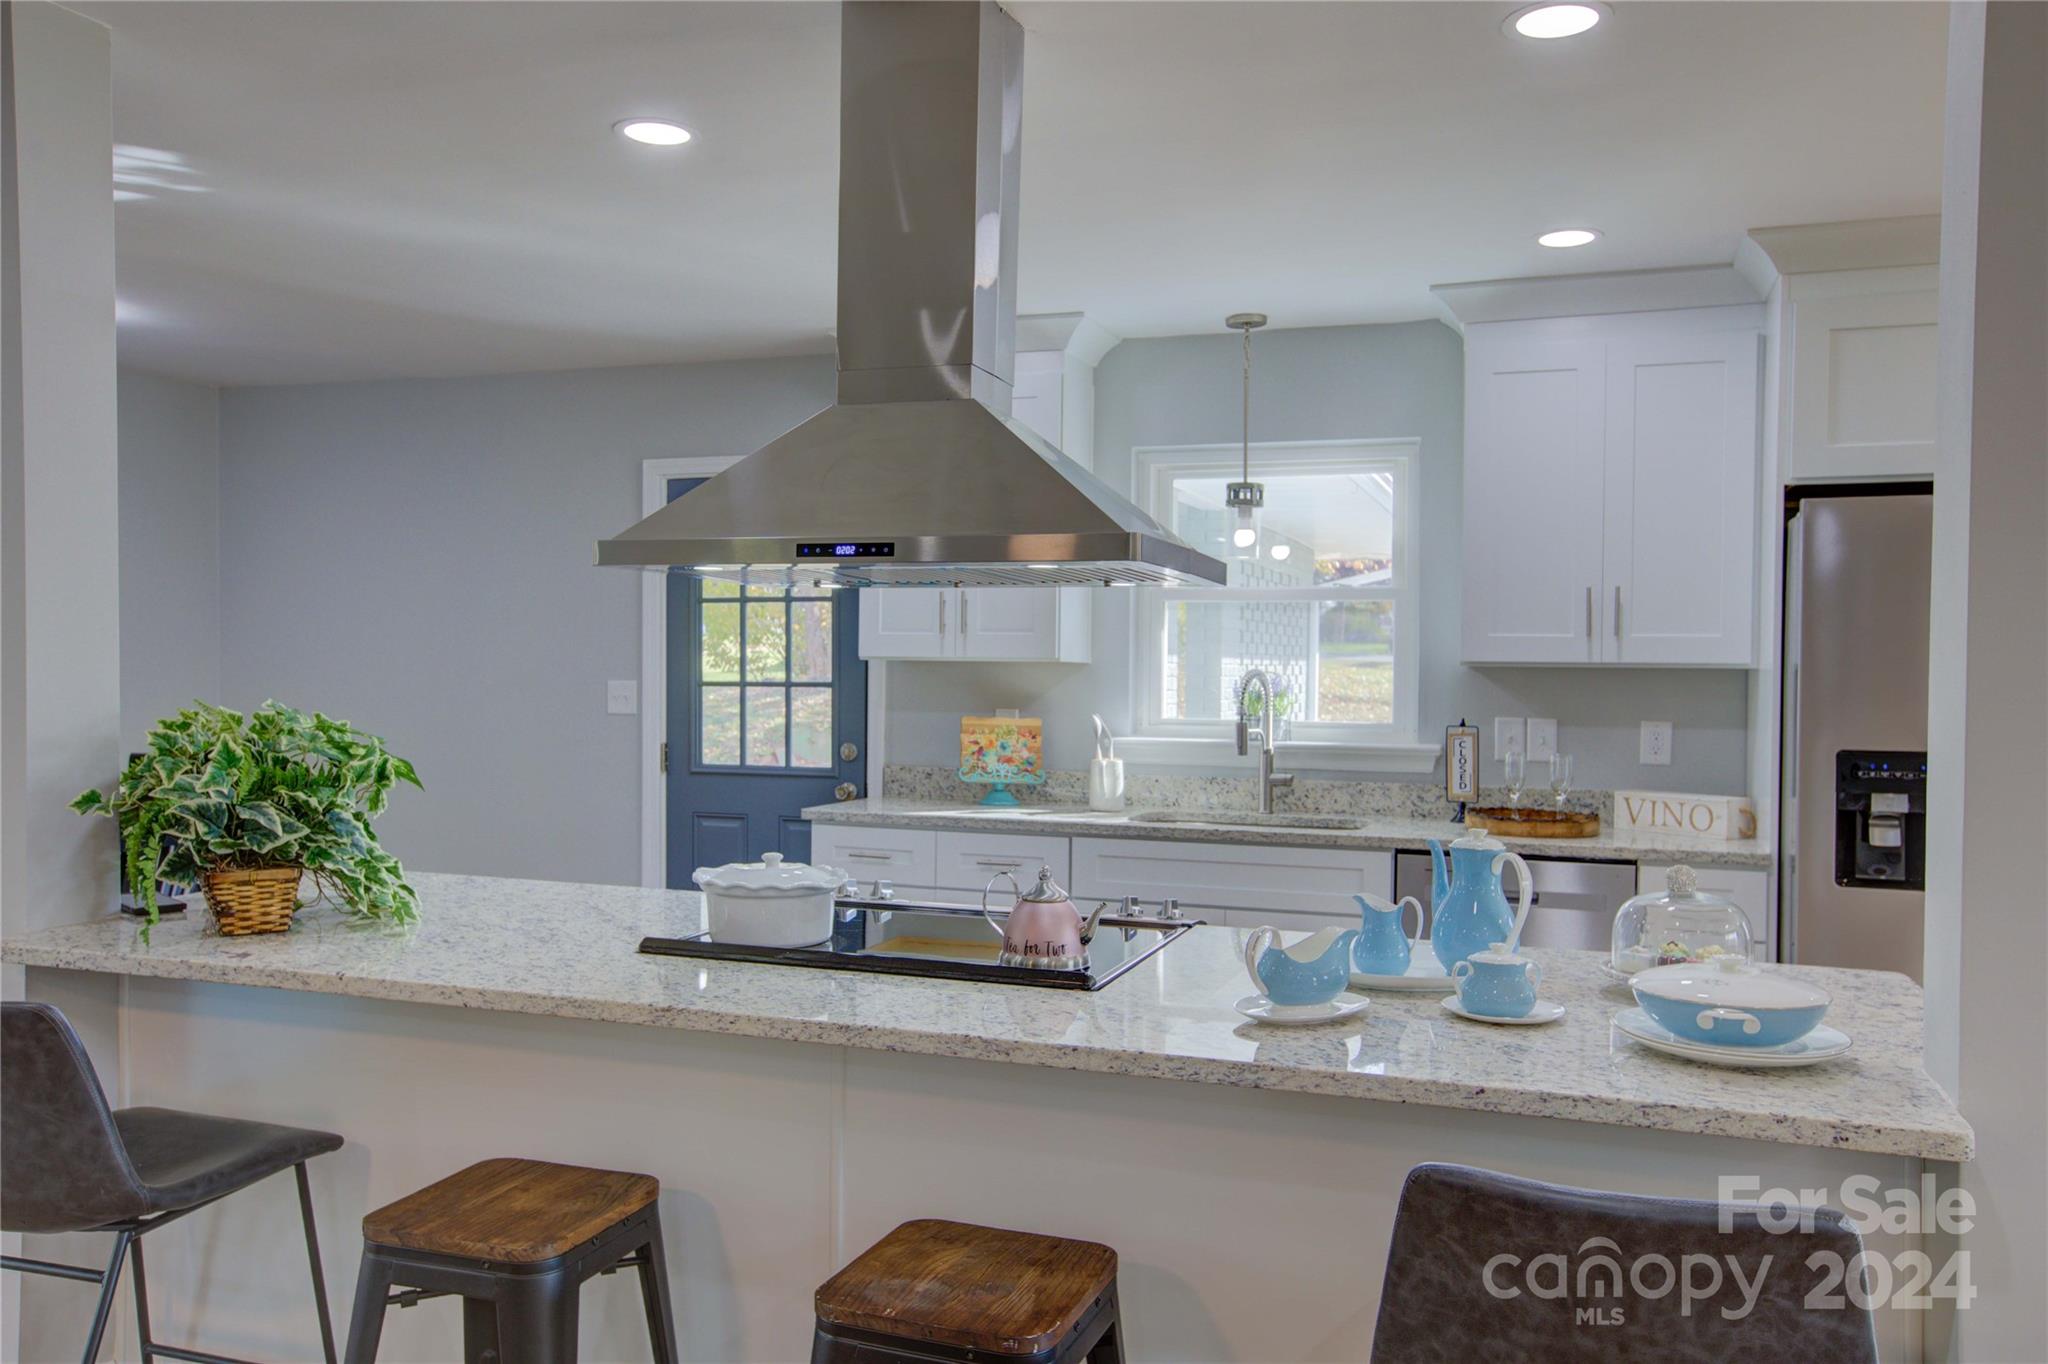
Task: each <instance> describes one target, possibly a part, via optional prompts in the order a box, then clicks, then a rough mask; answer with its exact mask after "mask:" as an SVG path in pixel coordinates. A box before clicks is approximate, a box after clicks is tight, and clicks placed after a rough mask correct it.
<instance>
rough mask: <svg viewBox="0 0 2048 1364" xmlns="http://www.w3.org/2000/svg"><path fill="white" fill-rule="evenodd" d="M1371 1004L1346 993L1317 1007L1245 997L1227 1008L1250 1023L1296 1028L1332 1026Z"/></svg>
mask: <svg viewBox="0 0 2048 1364" xmlns="http://www.w3.org/2000/svg"><path fill="white" fill-rule="evenodd" d="M1370 1002H1371V1001H1369V1000H1367V999H1366V998H1365V997H1364V996H1362V995H1354V994H1352V993H1350V992H1349V991H1346V992H1345V993H1343V994H1341V995H1338V996H1337V997H1336V998H1335V999H1331V1000H1325V1001H1324V1002H1323V1003H1321V1004H1275V1003H1273V1001H1271V1000H1270V999H1267V998H1266V997H1265V996H1264V995H1246V996H1245V997H1244V998H1243V999H1240V1000H1239V1001H1237V1003H1236V1004H1234V1005H1232V1006H1231V1007H1232V1008H1234V1009H1236V1010H1237V1011H1238V1012H1239V1013H1241V1014H1243V1015H1244V1016H1245V1017H1246V1018H1249V1019H1250V1020H1251V1021H1252V1022H1254V1023H1273V1024H1278V1025H1280V1026H1282V1027H1289V1028H1299V1027H1305V1026H1307V1025H1309V1024H1312V1023H1335V1022H1337V1021H1339V1020H1340V1019H1345V1018H1350V1017H1352V1016H1354V1015H1356V1014H1362V1013H1364V1012H1365V1006H1366V1005H1367V1004H1368V1003H1370Z"/></svg>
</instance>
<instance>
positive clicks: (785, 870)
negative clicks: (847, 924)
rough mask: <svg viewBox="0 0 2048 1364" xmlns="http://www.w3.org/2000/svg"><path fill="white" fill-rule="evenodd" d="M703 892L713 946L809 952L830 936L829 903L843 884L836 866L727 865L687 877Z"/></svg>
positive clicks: (775, 857) (777, 856) (777, 857)
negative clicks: (716, 944)
mask: <svg viewBox="0 0 2048 1364" xmlns="http://www.w3.org/2000/svg"><path fill="white" fill-rule="evenodd" d="M691 879H692V880H694V881H695V882H696V883H697V888H698V889H699V890H702V891H703V892H704V911H705V926H706V927H707V928H708V929H709V931H710V933H711V941H713V942H723V943H737V944H740V945H742V946H746V947H812V946H815V945H816V944H818V943H821V942H824V941H825V940H826V939H828V938H830V937H831V936H832V900H833V897H834V896H835V895H836V894H837V893H838V891H839V888H840V887H841V886H843V885H845V884H846V873H845V872H843V871H840V870H838V869H837V868H836V867H814V866H811V865H809V864H808V863H804V862H785V861H783V860H782V854H781V853H775V852H771V853H763V854H762V855H761V860H760V861H759V862H728V863H726V864H725V865H724V866H722V867H699V868H697V870H696V871H694V872H692V873H691Z"/></svg>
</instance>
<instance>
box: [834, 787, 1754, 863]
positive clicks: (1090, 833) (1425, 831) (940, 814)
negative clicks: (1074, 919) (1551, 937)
mask: <svg viewBox="0 0 2048 1364" xmlns="http://www.w3.org/2000/svg"><path fill="white" fill-rule="evenodd" d="M1139 813H1142V812H1141V811H1138V810H1128V811H1125V812H1123V813H1121V814H1103V813H1101V812H1099V811H1095V810H1090V809H1088V808H1087V807H1086V806H1083V805H1008V806H995V807H990V806H985V805H966V804H962V803H960V802H959V801H932V800H911V799H906V798H904V797H901V796H881V797H869V798H867V799H865V800H848V801H840V802H838V803H836V804H832V805H813V806H811V807H810V808H809V809H807V810H805V811H804V818H805V819H809V820H813V821H816V822H818V823H822V824H862V825H867V826H869V827H888V828H905V829H952V830H978V831H981V832H985V833H1008V834H1052V835H1056V836H1066V837H1075V838H1152V839H1164V840H1169V841H1178V842H1183V843H1238V844H1257V843H1265V844H1277V845H1282V846H1286V847H1290V848H1368V849H1395V848H1424V847H1427V846H1428V844H1429V840H1430V839H1432V838H1435V839H1440V840H1442V841H1443V842H1445V843H1449V842H1450V841H1451V840H1452V839H1454V838H1457V837H1458V836H1459V835H1461V834H1463V833H1464V832H1465V826H1464V825H1462V824H1457V823H1454V822H1452V821H1451V820H1448V819H1419V818H1413V817H1405V816H1397V815H1359V816H1358V817H1357V818H1358V827H1357V828H1351V829H1303V828H1282V827H1275V826H1272V825H1261V824H1233V823H1231V822H1230V812H1229V811H1227V810H1217V811H1214V812H1205V813H1213V816H1214V817H1213V819H1209V820H1204V821H1203V822H1200V823H1189V822H1183V821H1181V820H1175V821H1172V822H1159V823H1151V822H1147V821H1143V820H1139V819H1136V818H1133V816H1135V815H1137V814H1139ZM1318 817H1320V816H1318ZM1501 842H1502V843H1503V844H1505V845H1506V846H1508V847H1510V848H1513V849H1514V850H1515V851H1517V852H1520V853H1524V854H1530V853H1538V854H1542V855H1543V856H1546V857H1570V858H1581V859H1590V860H1593V861H1600V860H1606V861H1614V862H1686V863H1689V864H1691V865H1693V866H1696V867H1740V868H1747V869H1751V870H1758V871H1761V870H1766V869H1768V868H1769V867H1770V865H1771V852H1770V849H1769V848H1768V847H1767V846H1766V845H1765V844H1764V843H1763V842H1762V841H1760V840H1758V839H1754V838H1741V839H1718V838H1717V839H1707V838H1688V837H1686V836H1685V835H1683V834H1669V833H1649V832H1638V831H1633V830H1629V831H1610V830H1609V829H1608V828H1607V826H1605V825H1602V827H1601V832H1600V833H1598V834H1596V835H1594V836H1593V837H1592V838H1512V837H1505V838H1502V839H1501Z"/></svg>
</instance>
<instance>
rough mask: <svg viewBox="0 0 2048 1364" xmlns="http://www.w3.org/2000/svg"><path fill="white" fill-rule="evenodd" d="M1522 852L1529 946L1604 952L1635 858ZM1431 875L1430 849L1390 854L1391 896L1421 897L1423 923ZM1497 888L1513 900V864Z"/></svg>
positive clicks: (1428, 911)
mask: <svg viewBox="0 0 2048 1364" xmlns="http://www.w3.org/2000/svg"><path fill="white" fill-rule="evenodd" d="M1522 856H1523V860H1524V861H1526V862H1527V863H1528V864H1529V870H1530V872H1531V873H1532V874H1533V878H1534V884H1533V886H1532V887H1531V894H1530V900H1529V922H1528V924H1527V925H1525V926H1524V927H1523V929H1522V942H1523V943H1524V944H1525V945H1526V946H1529V947H1584V948H1590V949H1591V950H1593V951H1595V952H1605V951H1606V950H1607V949H1608V947H1609V946H1610V942H1609V940H1610V938H1611V937H1612V935H1613V932H1614V911H1615V910H1617V909H1620V908H1621V902H1622V901H1624V900H1626V899H1628V898H1629V897H1630V896H1632V895H1634V894H1635V893H1636V866H1635V863H1633V862H1574V861H1572V860H1570V859H1569V858H1561V857H1542V856H1537V857H1531V856H1529V855H1528V854H1527V853H1524V854H1523V855H1522ZM1429 880H1430V870H1429V854H1428V853H1426V852H1397V853H1395V854H1394V898H1395V899H1397V900H1398V899H1400V898H1401V897H1402V896H1404V895H1413V896H1414V897H1415V898H1416V899H1417V900H1420V901H1421V902H1422V908H1423V911H1424V912H1423V922H1424V923H1428V922H1429V921H1430V917H1431V915H1432V914H1434V912H1435V906H1434V905H1432V904H1431V903H1430V893H1429ZM1501 888H1502V889H1503V890H1504V891H1506V892H1507V897H1508V903H1510V904H1514V903H1515V902H1516V899H1517V897H1518V896H1519V894H1520V887H1519V886H1517V885H1516V884H1515V873H1514V871H1513V869H1512V868H1508V867H1503V868H1501Z"/></svg>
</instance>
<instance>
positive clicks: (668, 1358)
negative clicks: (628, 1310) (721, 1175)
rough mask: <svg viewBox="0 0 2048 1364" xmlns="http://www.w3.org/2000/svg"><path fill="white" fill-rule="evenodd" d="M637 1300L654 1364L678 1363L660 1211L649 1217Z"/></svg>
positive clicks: (654, 1211) (673, 1312)
mask: <svg viewBox="0 0 2048 1364" xmlns="http://www.w3.org/2000/svg"><path fill="white" fill-rule="evenodd" d="M640 1298H641V1301H642V1303H643V1304H644V1305H645V1306H646V1308H647V1343H648V1344H649V1345H651V1346H653V1347H654V1364H679V1361H680V1354H679V1351H678V1349H677V1346H676V1318H675V1309H674V1308H673V1307H672V1306H671V1305H670V1303H669V1297H668V1257H667V1256H666V1255H665V1254H664V1253H663V1251H662V1246H661V1210H660V1209H659V1208H658V1207H657V1208H655V1209H653V1210H651V1211H650V1212H649V1214H648V1221H647V1263H645V1264H643V1265H641V1266H640Z"/></svg>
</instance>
